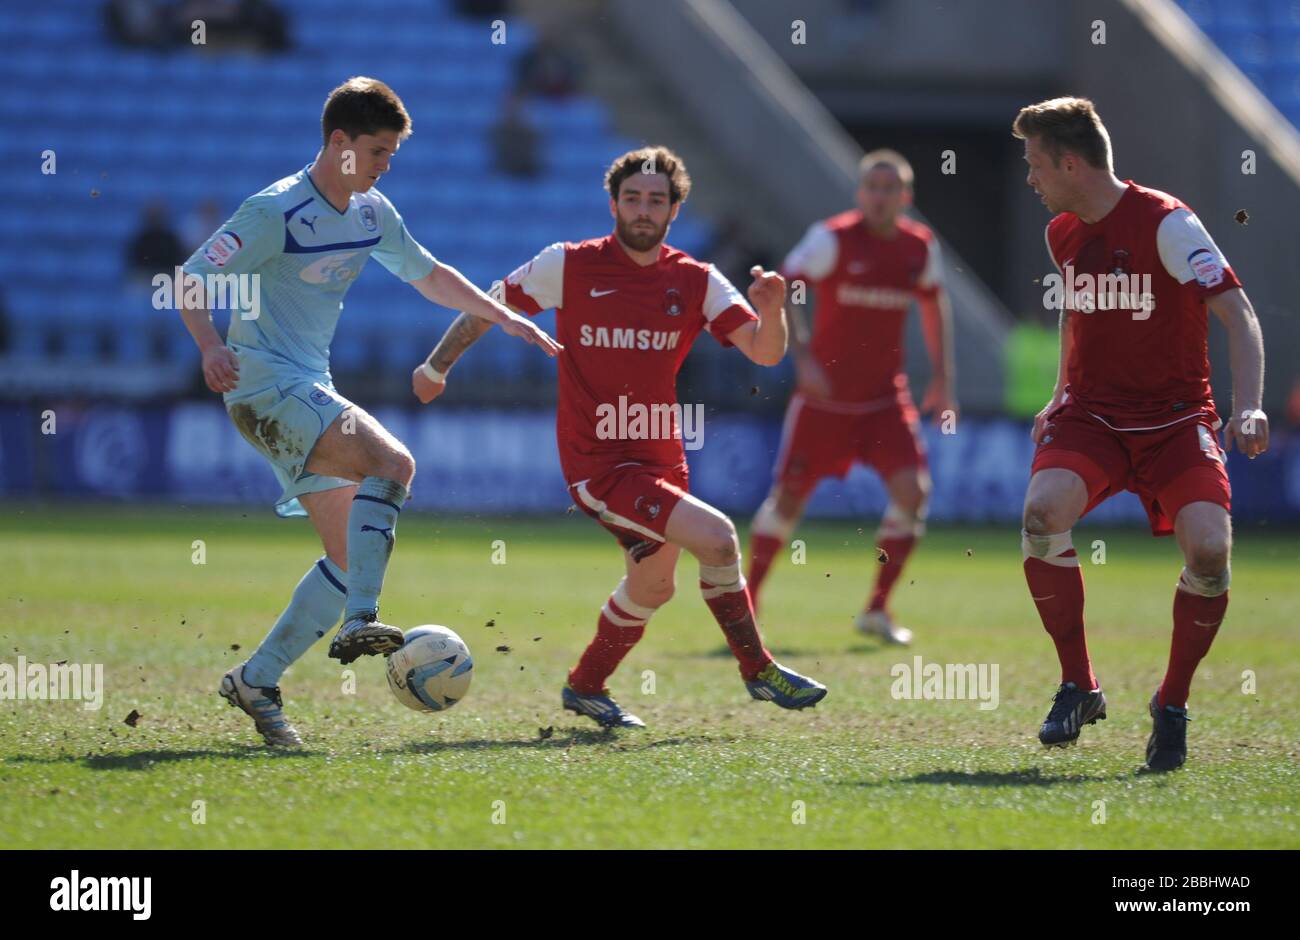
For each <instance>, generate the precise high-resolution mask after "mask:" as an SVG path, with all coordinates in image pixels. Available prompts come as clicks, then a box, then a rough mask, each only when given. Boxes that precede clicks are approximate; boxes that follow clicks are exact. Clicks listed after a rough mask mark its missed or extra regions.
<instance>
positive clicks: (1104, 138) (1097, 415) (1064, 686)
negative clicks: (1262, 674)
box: [1013, 98, 1268, 770]
mask: <svg viewBox="0 0 1300 940" xmlns="http://www.w3.org/2000/svg"><path fill="white" fill-rule="evenodd" d="M1013 133H1014V134H1015V136H1016V137H1018V138H1021V139H1023V140H1024V141H1025V160H1026V162H1027V163H1028V164H1029V177H1028V183H1029V185H1030V186H1031V187H1033V189H1034V191H1035V192H1037V193H1038V194H1039V195H1040V196H1041V197H1042V199H1043V203H1044V204H1045V205H1046V206H1047V208H1048V210H1049V211H1051V212H1053V213H1057V215H1056V216H1055V218H1053V219H1052V221H1051V222H1050V223H1048V226H1047V249H1048V252H1049V253H1050V254H1051V256H1052V260H1053V262H1054V263H1055V264H1056V266H1057V268H1058V269H1059V271H1060V279H1061V282H1062V283H1061V285H1059V286H1061V287H1062V288H1063V290H1062V291H1061V292H1060V293H1061V294H1062V295H1063V296H1062V299H1063V304H1062V314H1061V360H1060V366H1059V373H1058V378H1057V382H1056V389H1055V391H1054V392H1053V394H1052V399H1051V401H1050V402H1048V404H1047V406H1046V407H1045V408H1044V409H1043V410H1042V411H1041V412H1039V414H1038V417H1037V418H1036V419H1035V421H1034V429H1033V435H1034V441H1035V443H1037V444H1038V449H1037V451H1036V453H1035V455H1034V462H1033V473H1032V476H1031V477H1030V480H1029V490H1028V492H1027V493H1026V494H1025V513H1024V530H1023V533H1022V542H1023V549H1024V558H1025V562H1024V568H1025V579H1026V580H1027V581H1028V582H1029V592H1030V594H1031V595H1032V597H1033V599H1034V603H1035V604H1036V605H1037V606H1038V612H1039V615H1040V616H1041V617H1042V620H1043V626H1044V627H1046V628H1047V632H1048V633H1049V634H1050V635H1051V637H1052V640H1053V641H1054V642H1055V644H1056V652H1057V656H1058V657H1059V658H1060V661H1061V686H1060V688H1059V689H1058V691H1057V693H1056V699H1055V701H1054V703H1053V705H1052V709H1051V711H1050V712H1049V714H1048V716H1047V720H1046V721H1045V722H1044V723H1043V726H1042V728H1041V730H1040V731H1039V740H1041V741H1042V742H1043V744H1044V745H1046V746H1048V747H1052V746H1064V745H1066V744H1070V743H1073V742H1074V741H1076V740H1077V739H1078V737H1079V730H1080V728H1082V726H1083V725H1085V724H1092V723H1093V722H1095V721H1096V720H1097V719H1098V718H1105V717H1106V699H1105V698H1104V696H1103V695H1102V692H1101V688H1100V687H1099V686H1098V684H1097V679H1096V677H1095V676H1094V675H1093V671H1092V664H1091V662H1090V661H1089V658H1088V645H1087V641H1086V640H1085V638H1084V628H1083V572H1082V570H1081V569H1080V567H1079V559H1078V557H1077V556H1076V554H1075V551H1074V548H1073V546H1072V544H1071V541H1070V529H1071V527H1072V526H1073V525H1074V523H1075V521H1076V520H1077V519H1079V518H1080V517H1081V516H1083V515H1084V514H1085V513H1087V512H1088V511H1089V510H1091V509H1092V508H1093V507H1094V506H1096V505H1098V504H1099V503H1101V502H1102V501H1103V500H1105V499H1106V498H1107V497H1109V496H1112V495H1113V494H1115V493H1118V492H1120V491H1121V490H1125V489H1128V490H1132V491H1134V492H1136V493H1137V494H1138V496H1139V497H1140V498H1141V500H1142V503H1143V505H1144V506H1145V508H1146V511H1147V515H1148V517H1149V519H1150V522H1151V531H1152V533H1153V534H1154V535H1169V534H1171V533H1172V534H1174V535H1176V536H1177V538H1178V545H1179V547H1180V548H1181V549H1182V552H1183V558H1184V561H1185V567H1184V568H1183V571H1182V575H1181V576H1180V577H1179V579H1178V587H1177V590H1176V591H1175V592H1174V609H1173V620H1174V630H1173V641H1172V645H1171V649H1170V653H1169V666H1168V671H1167V672H1166V673H1165V678H1164V682H1163V683H1162V684H1161V686H1160V688H1159V690H1158V691H1157V692H1156V694H1155V695H1154V696H1153V697H1152V698H1151V702H1150V705H1149V711H1150V713H1151V716H1152V719H1153V721H1154V728H1153V731H1152V734H1151V737H1150V739H1149V740H1148V742H1147V751H1146V763H1147V766H1148V767H1149V768H1151V769H1152V770H1172V769H1174V768H1176V767H1180V766H1181V765H1182V764H1183V762H1184V760H1185V759H1186V755H1187V737H1186V735H1187V707H1186V706H1187V695H1188V688H1189V687H1190V685H1191V681H1192V674H1193V673H1194V672H1195V670H1196V666H1197V664H1198V663H1199V662H1200V661H1201V659H1202V658H1203V657H1204V656H1205V654H1206V652H1207V651H1208V650H1209V648H1210V644H1211V643H1212V642H1213V641H1214V635H1215V633H1216V632H1217V631H1218V629H1219V624H1220V623H1221V622H1222V621H1223V615H1224V612H1225V611H1226V609H1227V607H1228V582H1229V574H1230V569H1229V551H1230V548H1231V542H1232V532H1231V520H1230V518H1229V509H1230V502H1229V496H1230V490H1229V486H1228V474H1227V470H1226V469H1225V467H1224V462H1225V452H1224V450H1223V449H1222V448H1221V447H1220V446H1219V442H1218V440H1217V437H1216V433H1215V432H1216V431H1217V429H1218V428H1219V427H1220V426H1221V424H1222V422H1221V421H1220V419H1219V416H1218V414H1217V413H1216V412H1215V405H1214V400H1213V398H1211V396H1210V364H1209V359H1208V356H1207V351H1206V349H1207V338H1208V331H1209V324H1208V317H1207V315H1206V307H1207V306H1208V307H1209V309H1210V310H1212V311H1213V312H1214V314H1215V316H1217V317H1218V318H1219V319H1220V320H1222V321H1223V323H1224V325H1225V326H1226V327H1227V329H1228V342H1229V347H1230V354H1231V357H1232V372H1233V414H1232V416H1231V417H1230V418H1229V420H1228V424H1227V428H1226V431H1225V439H1226V445H1227V446H1228V447H1231V446H1232V442H1233V441H1234V440H1235V441H1236V442H1237V446H1238V447H1239V448H1240V449H1241V451H1242V452H1243V453H1245V454H1246V455H1247V456H1249V457H1255V456H1256V455H1258V454H1261V453H1263V452H1264V451H1265V450H1266V449H1267V448H1268V419H1267V418H1266V417H1265V415H1264V413H1263V412H1262V411H1261V410H1260V402H1261V397H1262V395H1263V377H1264V344H1263V339H1262V338H1261V335H1260V331H1259V323H1258V322H1257V321H1256V319H1255V313H1254V311H1253V310H1252V309H1251V306H1250V301H1249V300H1247V298H1246V294H1245V293H1244V292H1243V291H1242V289H1241V284H1240V282H1239V281H1238V280H1237V277H1236V275H1235V274H1234V273H1233V271H1232V268H1231V267H1229V266H1228V263H1227V261H1226V260H1225V259H1224V257H1223V255H1222V254H1221V253H1220V251H1219V249H1218V247H1217V246H1216V245H1215V244H1214V241H1213V240H1212V239H1211V238H1210V236H1209V234H1208V233H1207V232H1206V231H1205V228H1204V227H1203V226H1202V225H1201V222H1200V220H1199V219H1197V217H1196V216H1195V215H1194V214H1192V210H1191V209H1190V208H1188V207H1187V206H1186V205H1185V204H1184V203H1182V202H1181V201H1180V200H1178V199H1176V198H1175V197H1173V196H1170V195H1168V194H1167V193H1162V192H1159V191H1157V190H1154V189H1147V188H1146V187H1144V186H1139V185H1137V184H1136V183H1133V182H1132V181H1128V180H1126V181H1123V182H1121V181H1120V180H1119V179H1117V178H1116V177H1115V175H1114V172H1113V170H1112V161H1111V149H1110V137H1109V135H1108V134H1107V133H1106V128H1105V127H1104V126H1103V125H1102V123H1101V119H1100V118H1099V117H1098V116H1097V113H1096V111H1095V110H1094V109H1093V105H1092V102H1090V101H1088V100H1086V99H1082V98H1056V99H1053V100H1051V101H1044V102H1041V103H1039V104H1036V105H1031V106H1029V107H1027V108H1024V109H1023V110H1021V112H1020V114H1019V115H1018V116H1017V118H1016V120H1015V123H1014V125H1013Z"/></svg>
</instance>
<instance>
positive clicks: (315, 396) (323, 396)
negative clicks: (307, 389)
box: [308, 388, 334, 405]
mask: <svg viewBox="0 0 1300 940" xmlns="http://www.w3.org/2000/svg"><path fill="white" fill-rule="evenodd" d="M308 397H309V398H311V400H312V401H314V402H315V403H316V404H318V405H328V404H329V403H330V402H332V401H333V400H334V399H333V397H331V396H330V393H329V392H327V391H325V389H323V388H314V389H312V390H311V395H309V396H308Z"/></svg>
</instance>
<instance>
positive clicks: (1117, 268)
mask: <svg viewBox="0 0 1300 940" xmlns="http://www.w3.org/2000/svg"><path fill="white" fill-rule="evenodd" d="M1132 271H1133V258H1132V256H1131V255H1130V254H1129V253H1128V252H1127V251H1125V250H1124V249H1123V248H1116V249H1115V250H1114V251H1112V252H1111V254H1110V273H1111V274H1130V273H1132Z"/></svg>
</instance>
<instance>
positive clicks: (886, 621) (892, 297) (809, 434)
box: [748, 150, 956, 644]
mask: <svg viewBox="0 0 1300 940" xmlns="http://www.w3.org/2000/svg"><path fill="white" fill-rule="evenodd" d="M859 169H860V185H859V187H858V191H857V201H858V208H857V209H855V210H852V211H849V212H844V213H841V214H840V215H837V216H833V217H832V218H829V219H826V220H825V221H822V222H817V223H816V224H814V225H813V226H812V227H811V228H810V229H809V230H808V234H806V235H805V236H804V238H803V240H802V241H801V242H799V244H798V245H796V246H795V247H794V249H793V250H792V251H791V252H790V254H789V256H788V257H787V258H786V259H785V264H784V265H783V266H782V273H783V274H784V275H785V276H786V277H788V278H801V279H803V280H804V281H807V282H809V283H811V285H812V287H813V288H814V289H815V290H816V292H817V296H816V301H817V306H816V310H815V315H814V320H813V331H812V342H811V343H809V342H808V340H807V333H808V330H807V327H806V325H805V324H804V322H803V317H802V315H801V314H800V313H799V307H798V305H795V306H794V307H792V308H791V317H792V319H793V321H794V347H795V365H796V369H797V382H798V385H797V388H796V390H795V393H794V396H793V397H792V398H791V399H790V406H789V409H788V410H787V412H786V416H785V428H784V430H783V432H782V439H781V449H780V452H779V454H778V456H777V460H776V468H775V470H774V472H773V476H774V477H775V481H774V484H773V487H772V491H771V493H770V494H769V495H768V497H767V500H766V501H765V502H764V503H763V505H762V506H761V507H760V508H759V510H758V514H757V515H755V517H754V523H753V526H752V535H751V539H750V569H749V579H748V580H749V589H750V592H751V593H752V594H753V596H754V603H755V604H757V603H758V599H759V590H760V589H761V587H762V584H763V581H764V579H765V578H766V577H767V573H768V569H769V567H770V566H771V564H772V562H773V560H774V559H775V558H776V555H777V553H778V552H780V551H781V549H782V547H783V546H784V545H785V543H786V542H787V541H789V539H790V535H791V534H792V533H793V532H794V528H795V526H796V525H797V524H798V522H799V518H800V517H801V516H802V515H803V510H804V506H805V505H806V504H807V502H808V498H809V497H810V496H811V495H812V492H813V490H814V489H815V488H816V486H817V484H818V482H820V481H821V480H822V479H824V478H825V477H830V476H836V477H843V476H844V475H845V474H846V473H848V472H849V469H850V468H851V467H852V466H853V464H854V463H855V462H861V463H863V464H865V465H867V466H868V467H871V468H872V469H873V470H875V471H876V472H877V473H878V474H880V478H881V479H882V480H883V481H884V483H885V486H886V488H887V490H888V492H889V503H888V505H887V506H886V508H885V514H884V517H883V518H882V519H881V522H880V530H879V532H878V533H877V544H878V546H879V547H880V548H882V549H883V550H884V552H885V556H884V559H883V563H882V564H880V565H879V567H878V570H877V573H876V583H875V587H874V589H873V590H872V592H871V595H870V597H869V598H868V599H867V603H866V605H865V607H864V609H863V610H862V612H861V613H859V614H858V618H857V627H858V629H859V630H860V631H862V632H863V633H869V634H875V635H877V636H881V637H884V638H885V639H886V640H888V641H890V642H894V643H904V644H906V643H910V642H911V641H912V632H911V631H910V630H908V629H907V628H906V627H902V626H899V625H897V624H895V623H894V622H893V618H892V617H891V616H890V615H889V612H888V609H887V606H886V605H887V602H888V600H889V594H890V591H891V589H892V588H893V586H894V583H895V582H896V581H897V580H898V576H899V574H901V573H902V570H903V564H904V563H905V562H906V561H907V556H908V555H909V554H910V553H911V551H912V548H913V546H914V545H915V544H916V540H917V538H919V537H920V535H921V534H922V533H923V532H924V530H925V508H926V500H927V497H928V496H929V492H930V475H929V472H928V471H927V469H926V460H925V445H924V444H923V443H922V440H921V435H920V430H919V427H918V421H917V413H916V407H915V406H914V405H913V404H912V396H911V393H910V392H909V391H908V387H907V374H906V373H905V372H904V371H903V327H904V324H905V322H906V319H907V312H908V310H909V309H910V308H911V306H912V301H913V300H916V301H917V302H918V304H919V307H920V311H921V324H922V327H923V329H924V333H925V338H926V345H927V346H928V347H929V351H930V359H931V363H932V368H933V377H932V379H931V383H930V387H929V388H928V390H927V391H926V395H925V398H923V399H922V401H921V410H922V411H923V412H925V413H930V412H933V413H934V416H935V420H936V421H938V420H942V418H943V416H944V414H945V412H950V413H951V416H952V417H955V416H956V404H955V402H954V401H953V396H952V388H953V377H954V373H953V367H952V317H951V313H950V311H949V307H948V300H947V297H946V295H945V293H944V290H943V286H942V284H941V282H940V274H939V246H938V242H937V241H936V240H935V237H934V234H933V233H932V232H931V231H930V230H929V229H928V228H926V227H925V226H924V225H922V224H920V223H919V222H914V221H912V220H911V219H909V218H907V217H905V216H904V215H903V214H902V212H903V210H904V209H906V208H907V207H908V206H909V205H910V204H911V202H912V167H911V165H910V164H909V163H908V162H907V161H906V160H905V159H904V158H903V157H902V156H901V155H900V154H897V153H895V152H894V151H892V150H876V151H873V152H871V153H869V154H867V155H866V156H865V157H863V158H862V162H861V164H860V168H859Z"/></svg>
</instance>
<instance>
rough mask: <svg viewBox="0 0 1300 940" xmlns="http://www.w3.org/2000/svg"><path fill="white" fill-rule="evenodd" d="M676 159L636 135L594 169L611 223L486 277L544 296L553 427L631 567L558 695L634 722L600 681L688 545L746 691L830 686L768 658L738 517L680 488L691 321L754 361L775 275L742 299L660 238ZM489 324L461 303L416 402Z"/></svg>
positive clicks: (807, 696)
mask: <svg viewBox="0 0 1300 940" xmlns="http://www.w3.org/2000/svg"><path fill="white" fill-rule="evenodd" d="M690 186H691V180H690V176H689V175H688V174H687V172H686V167H685V165H684V164H683V163H682V161H681V158H680V157H678V156H677V155H676V154H674V153H673V152H672V151H670V150H668V149H666V148H664V147H646V148H642V149H640V150H634V151H631V152H629V153H626V154H624V155H623V156H621V157H619V158H618V159H617V160H615V161H614V163H613V165H612V166H611V167H610V168H609V170H608V172H607V173H606V176H605V188H606V189H607V190H608V192H609V209H610V214H611V216H613V219H614V231H613V233H612V234H610V235H606V236H605V237H603V238H594V239H590V240H588V241H584V242H576V243H575V242H563V243H556V244H554V245H551V246H550V247H549V248H546V249H545V250H543V251H542V252H541V253H540V254H538V255H537V256H536V257H535V258H533V260H532V261H530V262H528V263H527V264H525V265H523V266H522V267H520V268H518V269H517V270H516V271H514V272H513V273H512V274H511V275H510V276H509V277H508V278H506V280H505V281H504V282H500V283H498V284H496V285H494V287H493V296H494V297H496V299H498V300H500V301H501V302H503V303H505V304H506V305H507V306H509V307H511V308H512V309H514V310H516V311H518V312H522V313H527V314H537V313H540V312H542V311H543V310H548V309H550V308H555V310H556V323H557V333H558V336H557V338H558V340H559V341H560V343H561V344H562V345H563V346H564V351H563V352H562V353H561V355H560V357H559V364H560V377H559V404H558V407H557V412H556V441H557V444H558V445H559V451H560V465H561V469H562V470H563V472H564V476H565V479H566V480H567V482H568V484H569V492H570V494H571V495H572V497H573V501H574V503H575V504H576V505H577V506H578V508H580V509H582V510H583V511H584V512H586V513H587V514H588V515H590V516H591V517H592V518H594V519H596V520H597V521H599V522H600V524H601V525H603V526H604V527H605V528H606V529H608V530H609V531H610V532H611V533H613V535H614V536H615V538H617V539H618V541H619V543H620V544H621V545H622V547H623V553H624V563H625V568H626V572H627V574H626V577H624V578H623V580H622V581H621V582H620V583H619V585H618V587H617V588H616V589H615V590H614V592H613V594H612V595H611V596H610V598H609V600H608V601H606V603H605V606H604V608H603V609H602V610H601V612H600V617H599V620H598V625H597V633H596V638H595V639H594V640H593V641H592V642H591V644H590V645H589V646H588V647H587V649H586V651H585V652H584V653H583V654H582V657H581V659H580V660H579V661H578V664H577V665H576V666H575V667H574V668H573V670H572V671H571V672H570V673H569V681H568V683H567V684H566V685H565V687H564V689H563V691H562V704H563V706H564V707H565V708H566V709H568V710H570V711H573V712H576V713H578V714H581V715H586V716H588V717H590V718H592V719H594V720H595V721H596V722H597V723H599V724H601V725H603V726H605V727H616V726H622V727H643V722H642V721H641V720H640V719H639V718H637V717H636V716H635V715H632V714H630V713H628V712H627V711H626V710H625V709H623V708H622V706H620V705H619V704H618V703H617V702H616V701H614V699H613V698H612V697H611V696H610V694H609V690H608V688H606V685H605V683H606V680H607V679H608V678H609V676H610V675H611V674H612V673H613V672H614V670H615V669H616V668H617V667H618V664H619V663H620V662H621V661H622V659H623V657H624V656H626V655H627V653H628V651H629V650H631V649H632V647H633V646H634V645H635V644H636V643H637V641H638V640H640V638H641V636H642V634H643V633H644V632H645V626H646V622H647V621H648V620H649V619H650V617H651V615H653V614H654V612H655V610H657V609H658V608H659V607H661V606H662V605H663V604H664V603H666V602H667V601H668V599H669V598H670V597H671V596H672V594H673V590H674V586H675V569H676V567H677V556H678V555H679V554H680V552H681V550H682V549H683V548H684V549H686V550H687V551H688V552H690V553H691V554H692V555H694V556H695V557H696V559H697V560H698V561H699V565H700V591H701V592H702V594H703V595H704V600H705V603H706V604H707V605H708V607H709V609H710V611H711V612H712V613H713V616H714V618H715V619H716V620H717V622H718V625H719V626H720V627H721V628H722V632H723V634H724V635H725V636H726V639H727V643H728V645H729V646H730V648H731V651H732V653H733V654H734V655H735V657H736V659H737V660H738V661H739V663H740V673H741V677H742V678H743V679H744V681H745V685H746V688H747V689H748V691H749V693H750V695H751V696H752V697H754V698H755V699H760V700H768V701H773V702H775V703H776V704H778V705H780V706H781V707H783V708H796V709H797V708H807V707H809V706H811V705H815V704H816V703H817V702H818V701H820V700H821V699H822V698H823V697H824V696H825V695H826V687H825V686H823V685H821V684H820V683H817V682H814V681H812V680H811V679H808V678H806V677H804V676H801V675H799V674H798V673H796V672H794V671H793V670H791V669H788V668H786V667H784V666H781V665H780V664H778V663H776V662H774V661H773V660H772V657H771V655H770V654H769V653H768V652H767V650H766V649H765V648H764V646H763V642H762V640H761V638H760V636H759V632H758V625H757V624H756V623H755V619H754V609H753V604H752V602H751V600H750V595H749V591H748V589H747V587H746V585H745V579H744V577H743V575H742V574H741V568H740V545H739V542H738V541H737V538H736V530H735V527H734V526H733V525H732V523H731V520H730V519H728V518H727V517H726V516H725V515H723V514H722V513H721V512H719V511H718V510H716V509H714V508H713V507H712V506H709V505H707V504H706V503H703V502H701V501H700V500H698V499H696V498H695V497H694V496H692V495H690V492H689V489H688V484H687V465H686V454H685V449H684V447H683V440H682V430H683V427H682V424H683V422H682V416H683V415H682V411H681V408H680V406H679V405H678V403H677V394H676V378H677V373H678V371H679V370H680V368H681V364H682V361H683V360H684V359H685V357H686V353H687V352H688V350H689V349H690V346H691V344H692V343H693V342H694V341H695V339H696V337H698V336H699V335H700V333H701V332H707V333H709V334H710V335H711V336H712V337H713V338H714V339H715V340H717V341H718V342H719V343H721V344H722V345H723V346H735V347H736V348H737V349H739V350H740V351H741V352H742V353H744V354H745V355H746V356H748V357H749V358H750V359H752V360H753V361H754V362H757V363H759V364H761V365H766V366H771V365H776V364H777V363H778V362H780V360H781V358H782V356H784V355H785V348H786V340H787V335H786V321H785V310H784V303H785V281H784V279H783V278H782V277H781V276H780V275H779V274H776V273H773V272H765V271H763V270H762V268H757V267H756V268H754V269H753V270H752V271H751V273H752V274H753V275H754V281H753V283H752V284H751V285H750V287H749V291H748V293H749V301H751V302H752V304H753V306H752V307H751V306H750V303H748V302H746V300H745V298H744V297H743V296H741V294H740V293H739V292H738V291H737V290H736V289H735V288H734V287H733V286H732V285H731V284H730V283H729V282H728V281H727V279H726V278H725V277H723V276H722V274H720V273H719V272H718V270H717V269H716V268H715V267H713V265H710V264H704V263H702V262H699V261H696V260H695V259H694V258H691V257H690V256H689V255H687V254H685V253H684V252H681V251H678V250H677V249H675V248H671V247H669V246H668V245H667V244H665V243H664V239H665V237H666V236H667V234H668V227H669V225H670V224H671V223H672V221H673V220H674V219H675V218H676V217H677V213H678V211H679V210H680V209H681V206H682V203H683V202H684V201H685V199H686V197H687V195H688V194H689V192H690ZM484 332H486V331H485V330H483V329H481V328H480V327H478V326H477V325H476V324H475V323H474V322H473V318H470V317H466V316H463V315H462V316H461V317H459V318H458V319H457V320H456V321H455V322H454V323H453V324H452V325H451V327H450V328H449V329H448V330H447V333H446V334H445V335H444V336H443V338H442V339H441V340H440V341H439V343H438V345H437V347H436V348H435V349H434V350H433V352H432V353H431V354H430V356H429V359H428V361H427V362H425V363H424V364H422V365H421V366H420V367H418V368H417V369H416V370H415V372H414V374H413V376H412V382H413V387H414V390H415V393H416V395H417V396H418V397H419V398H420V400H421V401H425V402H428V401H432V400H433V399H434V398H435V397H437V396H438V395H439V394H441V392H442V390H443V388H444V387H445V381H446V373H447V371H448V370H449V369H450V368H451V366H452V364H453V363H454V362H455V361H456V359H457V358H458V357H459V356H460V355H461V353H463V352H464V351H465V349H466V348H468V347H469V345H470V344H471V343H473V342H474V340H475V339H477V338H478V337H479V336H481V335H482V334H483V333H484Z"/></svg>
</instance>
